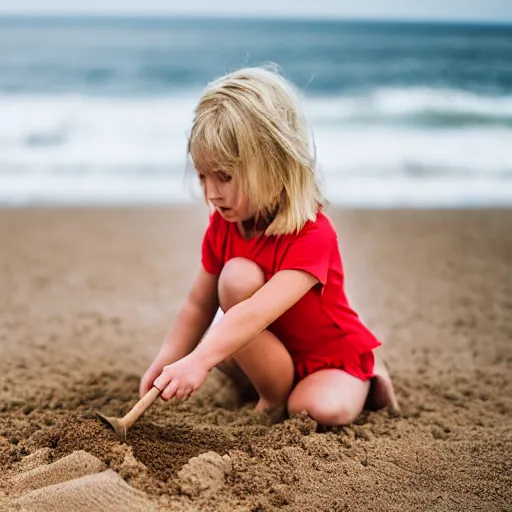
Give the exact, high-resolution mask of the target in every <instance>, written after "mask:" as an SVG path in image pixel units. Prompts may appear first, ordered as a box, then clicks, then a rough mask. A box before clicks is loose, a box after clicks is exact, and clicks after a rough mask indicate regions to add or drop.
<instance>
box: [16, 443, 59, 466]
mask: <svg viewBox="0 0 512 512" xmlns="http://www.w3.org/2000/svg"><path fill="white" fill-rule="evenodd" d="M51 460H52V450H51V448H41V449H40V450H37V451H35V452H34V453H31V454H30V455H27V456H26V457H25V458H23V459H21V460H20V462H19V463H18V464H17V466H16V468H17V470H18V471H20V472H25V471H30V470H31V469H34V468H37V467H38V466H42V465H43V464H49V463H50V462H51Z"/></svg>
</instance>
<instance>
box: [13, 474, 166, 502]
mask: <svg viewBox="0 0 512 512" xmlns="http://www.w3.org/2000/svg"><path fill="white" fill-rule="evenodd" d="M13 507H14V510H20V511H24V512H25V511H26V512H31V511H34V512H36V511H37V512H60V511H62V510H66V512H90V511H91V510H101V511H102V512H146V511H151V510H156V509H155V507H154V505H153V504H152V503H151V502H149V501H148V500H147V499H146V498H145V497H144V494H143V493H141V492H139V491H136V490H135V489H133V488H132V487H130V486H129V485H128V484H127V483H126V482H125V481H124V480H123V479H122V478H121V477H120V476H119V475H118V474H117V473H115V472H114V471H112V470H107V471H103V472H102V473H96V474H93V475H87V476H83V477H82V478H77V479H74V480H70V481H67V482H63V483H59V484H56V485H51V486H48V487H43V488H42V489H38V490H35V491H32V492H29V493H28V494H25V495H24V496H21V497H19V498H17V499H16V500H14V502H13Z"/></svg>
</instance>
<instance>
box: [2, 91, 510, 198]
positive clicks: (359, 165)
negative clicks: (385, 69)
mask: <svg viewBox="0 0 512 512" xmlns="http://www.w3.org/2000/svg"><path fill="white" fill-rule="evenodd" d="M198 97H199V91H190V92H187V93H179V94H175V95H173V96H167V97H152V98H127V97H124V98H104V97H103V98H100V97H92V96H83V95H67V96H60V95H55V96H51V95H46V96H43V95H40V96H29V95H28V96H21V95H0V188H2V189H3V191H2V197H0V202H2V203H4V204H5V203H6V202H8V200H7V198H6V194H8V192H6V191H9V190H10V191H11V192H12V194H13V197H14V196H16V197H25V198H28V197H30V198H31V199H30V201H36V202H37V198H38V197H40V198H43V197H46V198H48V197H51V187H57V190H65V189H66V187H70V188H71V189H72V188H75V187H81V188H82V190H83V191H84V192H83V194H85V191H86V190H89V192H90V196H93V195H94V191H96V192H97V193H98V194H99V196H98V197H104V195H103V193H102V192H101V190H99V189H100V188H101V186H100V185H99V184H101V183H102V182H104V183H111V184H112V190H113V191H115V190H116V186H117V187H118V189H119V197H125V198H126V197H132V189H130V191H128V192H123V190H125V188H126V187H123V185H122V183H123V182H124V180H127V182H130V183H132V182H133V183H137V185H133V194H136V192H137V190H139V191H140V194H141V197H142V196H145V194H146V195H147V196H148V200H150V198H151V197H160V195H159V193H158V192H157V191H155V192H152V193H151V194H149V195H148V193H145V192H144V191H143V190H144V187H147V190H153V188H152V187H155V186H157V184H158V183H164V184H165V183H167V182H168V181H169V183H170V182H172V186H171V185H169V186H170V187H171V188H172V189H173V193H172V194H170V195H169V196H168V197H176V196H177V195H180V194H181V196H180V197H185V196H186V195H187V194H188V190H187V188H186V187H184V186H183V179H182V178H183V173H184V170H185V168H186V163H187V157H186V143H187V135H188V130H189V129H190V126H191V122H192V118H193V109H194V107H195V104H196V102H197V99H198ZM305 111H306V114H307V116H308V118H309V119H310V121H311V125H312V128H313V132H314V137H315V144H316V147H317V156H318V168H319V172H320V174H321V176H323V177H324V179H325V181H326V183H328V189H329V192H330V194H331V195H332V196H333V197H339V198H341V199H343V201H347V198H346V195H345V193H344V192H343V193H342V192H340V190H347V187H348V188H349V189H351V190H353V194H355V196H354V197H357V195H358V194H359V195H361V197H360V200H361V201H363V202H364V201H366V196H365V195H364V192H363V188H364V187H363V184H364V183H366V182H371V183H372V184H375V183H377V182H382V183H386V182H387V181H389V182H393V183H396V187H397V190H401V187H402V185H403V184H405V185H403V186H404V187H405V189H407V187H409V186H413V184H416V186H420V187H423V186H424V185H425V183H436V182H437V183H444V186H449V187H452V186H456V187H458V189H460V190H465V187H466V186H470V187H471V186H472V185H471V184H475V183H477V182H479V180H480V181H482V180H483V181H482V182H485V183H486V185H485V187H486V190H487V192H485V194H484V192H482V194H481V195H482V197H484V195H485V197H487V198H490V197H494V196H493V194H492V193H491V192H489V187H490V186H491V185H492V186H494V187H495V188H496V190H497V192H496V194H497V197H498V196H499V197H502V195H501V194H502V192H501V191H500V189H501V188H504V180H505V182H506V185H505V187H508V188H511V187H510V180H512V125H511V120H512V96H501V97H493V96H476V95H473V94H470V93H467V92H464V91H459V90H436V89H426V88H416V89H379V90H375V91H373V92H371V93H369V94H366V95H350V96H347V95H346V96H330V97H327V96H312V97H308V98H306V100H305ZM432 119H435V120H436V122H433V121H432ZM427 120H429V121H428V122H427ZM441 121H442V122H441ZM59 180H60V181H59ZM24 182H25V183H26V185H25V186H26V189H27V191H30V193H28V192H27V194H28V195H27V194H24V192H23V183H24ZM13 183H16V184H15V185H13ZM35 183H37V184H38V187H39V188H37V187H36V188H35V189H34V188H30V187H32V186H33V185H34V184H35ZM58 183H61V185H57V184H58ZM116 183H117V185H115V184H116ZM348 184H352V185H350V186H349V185H348ZM454 184H455V185H454ZM105 186H107V185H105ZM127 186H128V185H127ZM372 186H374V185H372ZM13 187H14V188H13ZM88 187H89V188H88ZM107 188H108V187H107ZM385 188H386V189H387V188H388V187H387V186H386V187H385ZM427 188H428V187H427ZM405 189H404V190H405ZM37 190H40V193H39V196H38V192H37ZM162 190H168V189H166V188H165V186H164V185H162ZM428 190H430V191H431V192H432V194H433V193H434V191H435V190H437V189H436V187H434V186H432V187H431V188H429V189H428ZM482 190H483V189H482ZM43 191H44V192H43ZM178 191H179V192H178ZM69 192H70V197H74V196H73V194H72V193H71V192H72V191H71V190H69ZM404 193H405V192H404ZM435 193H437V194H439V192H438V191H437V192H435ZM112 194H114V195H115V192H112ZM152 194H153V195H152ZM340 194H341V195H340ZM454 194H455V192H454ZM57 195H58V194H57ZM448 195H449V194H448ZM455 195H456V194H455ZM107 196H108V194H107ZM107 196H105V197H107ZM84 197H85V196H84ZM87 197H89V196H87ZM108 197H110V196H108ZM112 197H114V196H112ZM351 197H352V196H351ZM389 197H393V195H392V194H391V193H390V195H389ZM410 197H411V198H414V197H416V195H415V193H413V192H411V196H410ZM464 197H465V198H466V199H467V198H468V197H471V198H473V199H474V200H475V201H477V199H475V198H477V197H478V191H475V190H473V189H471V194H469V193H467V194H465V195H464ZM341 199H340V200H341ZM27 200H29V199H27ZM354 200H355V201H356V202H357V199H354ZM416 200H417V201H420V202H421V199H418V198H417V199H416ZM112 201H114V202H115V199H112ZM477 202H478V201H477Z"/></svg>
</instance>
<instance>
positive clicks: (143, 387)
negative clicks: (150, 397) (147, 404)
mask: <svg viewBox="0 0 512 512" xmlns="http://www.w3.org/2000/svg"><path fill="white" fill-rule="evenodd" d="M164 366H165V363H163V362H160V361H159V360H158V358H157V359H155V361H153V363H152V364H151V366H150V367H149V368H148V369H147V370H146V373H145V374H144V376H143V377H142V379H141V380H140V385H139V396H140V397H141V398H142V397H143V396H144V395H145V394H146V393H147V392H148V391H149V390H150V389H151V388H152V387H153V382H154V380H155V379H156V378H157V377H158V376H159V375H160V374H161V373H162V370H163V369H164Z"/></svg>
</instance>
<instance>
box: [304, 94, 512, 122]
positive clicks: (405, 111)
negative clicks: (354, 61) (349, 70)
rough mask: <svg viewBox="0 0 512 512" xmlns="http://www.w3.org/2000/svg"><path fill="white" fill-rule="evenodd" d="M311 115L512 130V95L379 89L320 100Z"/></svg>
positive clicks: (318, 119) (328, 118)
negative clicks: (495, 127) (500, 127)
mask: <svg viewBox="0 0 512 512" xmlns="http://www.w3.org/2000/svg"><path fill="white" fill-rule="evenodd" d="M309 103H310V108H309V111H310V115H311V117H312V119H313V120H315V121H316V122H318V123H325V124H331V123H333V124H347V123H354V124H366V125H386V124H387V125H404V126H408V127H432V128H436V127H438V128H443V127H464V126H477V125H482V126H503V127H512V96H503V95H502V96H481V95H477V94H475V93H471V92H468V91H461V90H453V89H431V88H407V89H389V88H385V89H377V90H375V91H372V92H371V93H368V94H365V95H361V96H357V95H356V96H341V97H340V96H338V97H317V98H313V99H311V100H310V102H309Z"/></svg>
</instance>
